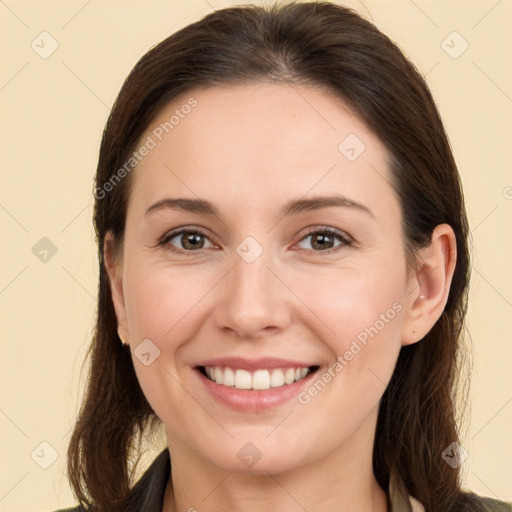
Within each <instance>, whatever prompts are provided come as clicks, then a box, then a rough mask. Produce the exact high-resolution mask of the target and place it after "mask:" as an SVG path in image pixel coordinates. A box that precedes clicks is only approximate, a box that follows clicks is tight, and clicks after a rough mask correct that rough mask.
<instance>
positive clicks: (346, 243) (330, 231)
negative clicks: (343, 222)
mask: <svg viewBox="0 0 512 512" xmlns="http://www.w3.org/2000/svg"><path fill="white" fill-rule="evenodd" d="M185 233H188V234H195V235H199V236H203V237H205V238H208V237H207V235H206V234H205V233H203V232H202V231H199V230H196V229H180V230H178V231H174V232H172V233H169V234H167V235H165V236H164V237H163V238H162V240H161V241H160V242H159V243H158V245H160V246H162V247H164V246H167V247H165V248H166V249H168V250H170V251H172V252H175V253H178V254H185V255H186V256H194V255H195V254H197V253H198V252H200V251H201V250H202V249H197V250H195V251H190V250H183V249H177V248H176V247H174V246H172V245H170V244H169V241H170V240H172V239H173V238H175V237H177V236H178V235H183V234H185ZM325 234H327V235H330V236H332V237H334V238H337V239H338V241H340V242H341V244H340V245H338V246H335V247H331V248H330V249H326V250H325V251H315V250H312V249H303V250H312V251H313V252H315V253H318V254H332V253H334V252H338V251H339V250H340V249H343V248H344V247H351V246H352V245H353V243H354V242H353V240H352V239H351V238H350V237H349V236H348V235H346V234H345V233H343V232H342V231H338V230H337V229H334V228H324V229H319V230H318V229H317V230H312V231H308V232H306V233H304V234H303V235H302V238H301V239H300V242H302V241H303V240H304V239H306V238H307V237H309V236H311V235H325Z"/></svg>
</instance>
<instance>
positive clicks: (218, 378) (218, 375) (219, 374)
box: [215, 366, 224, 384]
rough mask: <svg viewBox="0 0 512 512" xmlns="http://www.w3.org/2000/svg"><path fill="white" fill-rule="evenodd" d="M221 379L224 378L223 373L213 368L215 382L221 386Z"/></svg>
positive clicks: (220, 369) (219, 369)
mask: <svg viewBox="0 0 512 512" xmlns="http://www.w3.org/2000/svg"><path fill="white" fill-rule="evenodd" d="M222 377H224V372H223V371H222V368H219V367H218V366H217V368H215V382H218V383H219V384H222Z"/></svg>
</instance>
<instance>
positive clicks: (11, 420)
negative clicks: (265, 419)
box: [0, 0, 512, 512]
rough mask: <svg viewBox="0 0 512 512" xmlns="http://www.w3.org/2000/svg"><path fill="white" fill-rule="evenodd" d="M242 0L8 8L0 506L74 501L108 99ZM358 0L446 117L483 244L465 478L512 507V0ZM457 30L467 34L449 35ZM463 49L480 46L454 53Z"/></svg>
mask: <svg viewBox="0 0 512 512" xmlns="http://www.w3.org/2000/svg"><path fill="white" fill-rule="evenodd" d="M236 3H237V2H234V1H224V2H222V1H216V0H187V1H185V0H181V1H179V0H173V1H160V2H139V1H119V2H113V1H112V2H106V1H101V0H93V1H79V2H75V1H68V2H45V1H39V2H27V1H14V0H8V1H7V3H6V2H2V3H1V4H0V34H1V36H0V37H1V43H0V47H1V48H2V49H3V50H2V54H1V57H0V58H1V76H0V105H1V119H2V122H1V135H0V143H1V151H0V158H1V170H2V172H1V188H0V222H1V229H2V252H1V254H2V264H1V267H0V307H1V326H2V338H1V343H2V356H1V358H0V375H1V395H0V430H1V435H0V439H1V441H0V442H1V453H2V456H1V459H0V469H1V473H0V474H1V481H0V510H1V511H11V512H22V511H23V512H24V511H36V510H41V511H42V510H51V509H54V508H57V507H61V506H64V505H71V504H72V503H73V502H74V501H73V497H72V495H71V493H70V490H69V487H68V484H67V481H66V478H65V475H64V469H65V451H66V448H67V442H68V439H69V431H70V429H71V426H72V423H73V418H74V416H75V414H76V411H77V407H78V401H79V397H80V394H81V391H80V389H81V388H80V386H79V384H80V380H79V379H80V369H81V364H82V360H83V358H84V355H85V349H86V346H87V343H88V341H89V339H90V335H91V329H92V327H93V321H94V313H95V305H96V300H95V295H96V286H97V283H96V279H97V278H96V276H97V263H96V248H95V245H94V238H93V230H92V223H91V215H92V179H93V175H94V172H95V166H96V163H97V155H98V149H99V142H100V136H101V131H102V129H103V126H104V123H105V121H106V119H107V115H108V113H109V109H110V106H111V105H112V102H113V100H114V98H115V96H116V95H117V93H118V91H119V88H120V86H121V84H122V82H123V80H124V78H125V76H126V75H127V74H128V72H129V71H130V69H131V68H132V67H133V66H134V64H135V63H136V61H137V60H138V58H139V57H140V56H141V55H142V54H143V53H144V52H145V51H147V50H148V49H149V48H150V47H151V46H152V45H153V44H155V43H157V42H159V41H160V40H162V39H163V38H164V37H166V36H167V35H169V34H170V33H172V32H174V31H175V30H176V29H178V28H180V27H182V26H184V25H186V24H188V23H190V22H192V21H194V20H196V19H197V18H199V17H201V16H203V15H205V14H207V13H208V12H210V11H211V10H212V9H214V8H215V9H218V8H221V7H224V6H228V5H235V4H236ZM345 4H348V5H352V6H354V7H355V8H356V9H358V10H361V11H363V12H366V13H367V15H368V16H371V17H372V18H373V19H374V21H375V22H376V24H377V25H378V26H379V27H380V28H381V29H382V30H383V31H384V32H385V33H387V34H388V35H389V36H390V37H391V38H392V39H394V40H395V41H396V42H397V43H398V44H399V45H400V47H401V48H402V49H403V50H404V51H406V53H407V54H408V55H409V56H410V57H411V58H412V60H413V61H414V62H415V63H416V65H417V67H418V68H419V69H420V70H421V71H422V72H423V73H424V74H426V76H427V79H428V82H429V84H430V86H431V88H432V90H433V93H434V96H435V98H436V100H437V102H438V105H439V108H440V111H441V114H442V116H443V118H444V120H445V123H446V126H447V130H448V133H449V136H450V140H451V143H452V146H453V149H454V152H455V157H456V160H457V162H458V165H459V169H460V172H461V174H462V179H463V183H464V187H465V191H466V197H467V205H468V213H469V217H470V221H471V227H472V233H473V239H474V266H473V271H474V272H473V283H472V288H471V307H470V314H469V327H470V331H471V333H472V338H473V345H474V351H475V359H474V374H473V385H472V392H471V405H472V411H471V426H470V428H469V430H468V435H467V439H466V441H465V442H464V448H465V449H466V450H467V452H468V453H469V458H468V459H467V461H466V462H465V463H464V469H465V475H466V477H465V481H466V485H467V486H469V487H470V488H472V489H474V490H475V491H477V492H479V493H482V494H485V495H489V496H494V497H498V498H501V499H507V500H512V486H511V485H510V484H511V482H512V443H511V439H510V433H511V431H512V428H511V427H512V379H511V377H510V374H511V369H510V363H511V358H512V343H511V336H510V332H509V318H511V313H512V266H511V265H510V261H512V244H511V236H510V235H511V224H512V175H511V172H510V169H511V160H512V158H511V152H510V143H511V141H512V129H511V112H512V99H511V96H512V73H511V66H510V62H511V57H512V55H511V53H512V51H511V49H512V45H511V44H510V43H511V41H510V26H511V22H512V4H511V2H508V1H506V0H505V1H501V0H500V1H496V0H492V1H470V2H468V1H453V2H445V1H443V2H441V1H437V2H436V1H424V0H415V1H412V0H408V1H393V2H384V1H367V2H364V3H362V2H355V1H354V2H345ZM43 31H46V32H48V33H49V34H50V35H51V37H52V38H53V39H54V40H55V41H56V42H57V43H58V48H57V50H56V51H55V52H54V53H53V54H52V55H50V56H48V57H47V58H45V59H44V58H42V57H41V56H40V55H39V54H38V53H37V52H36V51H34V50H33V49H32V47H31V43H32V41H35V42H34V47H35V48H36V49H37V50H38V51H39V52H40V53H41V52H43V51H49V50H50V49H51V44H52V41H51V39H50V38H49V36H46V35H43V36H39V34H41V32H43ZM453 31H457V32H458V33H459V34H460V36H461V37H462V38H463V39H461V38H460V37H459V36H457V35H451V36H450V37H449V38H448V39H446V38H447V36H449V35H450V34H451V33H452V32H453ZM42 38H45V39H44V40H43V42H41V41H42ZM445 40H446V41H445ZM443 41H445V43H442V42H443ZM464 41H467V43H468V44H469V47H468V48H467V50H466V51H465V52H464V53H462V54H461V55H459V56H458V58H452V57H453V56H455V55H456V54H458V53H459V52H460V50H462V49H463V48H464V45H465V43H464ZM445 50H447V51H448V52H451V53H452V56H450V55H449V54H448V53H447V52H446V51H445ZM45 56H46V55H45ZM43 237H47V238H48V239H50V240H51V242H52V243H53V244H54V246H55V247H56V249H57V252H56V254H54V255H52V253H51V250H50V252H48V254H47V255H46V258H47V261H46V262H44V261H41V260H40V259H39V258H41V257H43V256H44V253H41V251H44V250H45V249H46V250H48V245H45V244H48V242H47V241H46V242H45V241H43V242H39V243H40V244H42V245H40V246H37V248H38V249H37V250H34V252H36V254H34V253H33V249H32V248H33V247H34V246H35V245H36V244H37V243H38V241H39V240H40V239H41V238H43ZM42 442H45V443H49V445H51V446H48V445H42V446H41V445H40V443H42ZM157 448H159V447H157ZM53 450H55V452H56V453H55V456H56V457H57V458H56V460H55V461H54V462H53V458H52V457H53V455H54V451H53ZM31 454H32V456H31ZM153 454H154V452H151V453H150V454H149V455H150V456H151V455H153ZM52 462H53V463H52ZM47 465H48V466H49V467H48V468H47V469H44V468H43V467H41V466H47Z"/></svg>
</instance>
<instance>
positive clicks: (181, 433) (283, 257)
mask: <svg viewBox="0 0 512 512" xmlns="http://www.w3.org/2000/svg"><path fill="white" fill-rule="evenodd" d="M190 97H194V98H195V99H196V100H197V101H198V104H197V106H196V107H195V108H194V109H193V110H192V111H191V112H190V114H188V115H187V116H185V117H184V119H181V120H180V122H179V125H177V126H175V127H174V129H173V131H172V132H171V133H170V134H169V135H167V136H165V137H164V138H163V140H162V141H161V142H159V143H158V145H157V146H156V147H155V148H154V149H152V150H151V151H150V152H149V154H148V155H147V156H146V157H145V158H144V159H143V161H142V162H141V163H140V164H139V165H138V166H137V168H136V169H135V170H134V171H133V175H132V179H133V182H132V188H131V193H130V197H129V203H128V212H127V222H126V232H125V238H124V241H123V245H122V248H121V253H120V254H119V255H118V257H117V258H116V257H114V251H113V244H112V241H113V239H112V236H111V235H110V234H109V236H107V238H106V241H105V253H106V262H107V269H108V272H109V276H110V280H111V286H112V290H113V299H114V304H115V308H116V314H117V318H118V322H119V333H120V336H121V337H122V339H124V340H125V341H126V342H127V343H129V344H130V347H131V350H132V354H133V351H134V350H135V349H136V347H137V346H138V345H139V343H140V342H141V341H142V340H144V339H147V338H149V339H150V340H151V341H152V342H153V343H154V344H155V345H156V346H158V348H159V349H160V355H159V357H158V358H157V359H156V360H155V361H154V362H153V363H152V364H151V365H149V366H145V365H144V364H142V363H141V362H140V361H139V359H138V358H137V357H133V362H134V366H135V370H136V373H137V376H138V379H139V381H140V384H141V387H142V390H143V391H144V394H145V395H146V397H147V399H148V400H149V402H150V404H151V406H152V407H153V409H154V411H155V412H156V414H157V415H158V416H159V418H160V419H161V420H162V422H163V424H164V425H165V429H166V433H167V438H168V443H169V449H170V454H171V460H172V467H173V473H172V475H171V478H170V480H169V485H168V487H167V492H166V496H165V505H164V512H185V511H188V510H191V509H192V510H194V509H197V510H198V511H200V512H210V511H211V512H213V511H215V512H223V511H233V510H240V511H242V510H243V511H244V512H253V511H261V510H280V511H284V512H298V511H303V510H304V509H306V510H308V511H310V512H323V511H333V510H351V511H353V512H358V511H361V512H363V511H365V512H366V511H369V510H372V511H374V512H383V511H386V510H387V505H386V499H385V494H384V492H383V490H382V489H381V488H380V487H379V485H378V484H377V481H376V479H375V477H374V475H373V471H372V463H371V457H372V447H373V439H374V435H375V428H376V419H377V412H378V405H379V400H380V399H381V396H382V394H383V392H384V390H385V387H386V385H387V383H388V381H389V379H390V378H391V375H392V372H393V369H394V366H395V363H396V360H397V357H398V353H399V351H400V348H401V347H402V346H403V345H406V344H410V343H416V342H418V341H419V340H421V338H422V337H423V336H424V335H425V334H426V333H427V332H428V331H429V330H430V329H431V328H432V326H433V325H434V323H435V322H436V320H437V319H438V318H439V316H440V315H441V313H442V311H443V308H444V306H445V304H446V300H447V297H448V292H449V286H450V282H451V278H452V275H453V270H454V266H455V258H456V254H455V238H454V234H453V231H452V229H451V228H450V227H449V226H447V225H445V224H443V225H440V226H438V227H437V228H436V229H435V231H434V233H433V236H432V244H431V246H430V247H428V248H426V249H423V250H422V251H421V252H420V255H419V259H418V262H419V265H418V268H416V269H414V270H410V269H408V267H407V265H406V259H405V252H404V240H403V236H402V230H401V209H400V203H399V200H398V198H397V196H396V193H395V191H394V189H393V188H392V187H391V185H390V174H389V169H388V165H387V151H386V149H385V147H384V146H383V144H382V143H381V142H380V140H379V139H378V138H377V137H376V136H375V135H374V134H373V133H372V132H371V131H370V130H369V129H368V127H366V126H365V125H364V124H363V123H362V122H361V121H360V120H359V119H358V117H357V116H356V115H354V114H353V113H351V111H350V110H349V109H348V108H347V107H346V106H345V105H344V104H343V103H342V102H341V101H340V100H338V99H335V98H333V96H332V95H328V94H327V93H326V92H324V91H323V90H321V89H320V88H318V87H314V86H305V85H302V86H297V85H294V86H290V85H287V84H277V83H253V84H248V85H236V86H235V85H230V86H226V87H213V88H206V89H196V90H193V91H189V92H188V93H187V94H186V95H183V96H182V97H181V98H177V99H175V101H173V102H172V104H170V105H167V106H166V107H165V108H164V109H163V110H162V111H161V112H160V114H159V115H158V116H157V118H156V119H155V120H154V122H153V123H152V125H151V126H150V127H149V128H148V130H147V132H146V134H145V135H144V136H143V137H142V138H141V141H142V140H144V139H145V138H146V137H147V136H148V135H151V133H152V130H153V129H154V128H155V127H157V126H158V125H159V124H160V123H161V122H165V121H166V120H168V119H169V117H170V116H171V115H172V114H173V112H174V110H175V109H176V108H179V107H180V105H183V104H184V103H185V102H186V101H187V99H188V98H190ZM349 134H356V135H357V137H358V138H359V139H360V140H361V141H363V142H364V144H365V146H366V149H365V150H364V152H363V153H362V154H361V155H360V156H359V157H358V158H357V159H356V160H354V161H349V160H348V159H347V158H346V157H345V156H344V155H343V154H342V153H341V152H340V151H339V150H338V145H339V144H340V142H341V141H342V140H344V139H345V137H346V136H347V135H349ZM333 194H338V195H343V196H346V197H347V198H350V199H351V200H352V201H356V202H358V203H361V204H362V205H364V206H366V207H367V208H368V209H369V210H370V211H371V214H369V213H367V212H365V211H363V210H361V209H357V208H353V207H347V206H345V207H328V208H323V209H319V210H316V211H306V212H302V213H300V214H297V215H293V216H289V217H282V216H279V212H280V210H281V208H282V206H283V205H284V204H285V203H286V202H287V201H289V200H292V199H299V198H311V197H316V196H320V195H333ZM167 197H187V198H192V199H197V198H198V197H199V198H201V199H205V200H208V201H211V202H212V203H214V205H215V206H216V207H217V208H218V210H219V214H218V215H214V216H207V215H203V214H197V213H190V212H182V211H177V210H172V209H165V208H163V209H159V210H158V211H155V212H153V213H151V214H145V212H146V210H147V209H148V208H149V207H150V206H151V205H152V204H154V203H156V202H158V201H160V200H162V199H164V198H167ZM181 227H186V228H191V229H197V230H200V231H202V232H203V233H204V234H205V237H204V238H200V239H199V242H200V246H199V247H202V248H200V249H199V250H198V249H193V248H192V249H190V247H191V246H190V245H186V242H187V239H185V240H184V239H183V237H182V236H177V237H174V238H173V239H172V240H169V241H168V242H167V243H166V244H164V245H158V242H159V241H160V240H161V239H162V238H163V237H164V235H166V234H168V233H170V232H171V231H173V230H176V229H177V228H181ZM325 227H331V228H335V229H338V230H340V231H342V232H344V233H346V235H348V236H349V237H350V238H351V239H352V240H353V243H352V245H344V244H343V243H342V242H340V241H339V240H338V239H336V238H334V239H332V240H331V241H330V242H329V243H330V245H327V247H326V248H327V249H329V248H336V249H337V252H333V253H331V254H328V255H326V254H324V252H323V251H324V250H325V249H324V250H323V249H322V248H321V247H320V248H318V244H317V240H318V238H317V236H316V237H315V235H314V234H313V235H312V236H311V235H309V236H308V232H310V233H311V232H315V231H321V230H322V229H324V228H325ZM306 228H307V229H306ZM248 236H251V237H253V238H254V239H255V240H256V241H257V242H258V244H259V245H260V246H261V247H262V249H263V252H262V254H261V255H260V256H259V257H258V258H257V259H256V260H255V261H254V262H252V263H250V264H249V263H247V262H246V261H245V260H244V259H243V258H242V257H240V255H239V254H238V253H237V251H236V249H237V247H238V246H239V244H240V243H241V242H242V241H243V240H244V239H245V238H246V237H248ZM183 244H185V245H183ZM201 244H202V245H201ZM169 247H174V248H175V249H177V250H180V249H181V251H183V253H182V254H178V253H175V252H172V250H171V249H170V248H169ZM187 250H188V252H189V253H192V252H193V254H191V255H186V254H184V252H186V251H187ZM393 304H395V305H396V304H398V305H399V308H398V309H400V311H398V312H396V315H394V318H393V319H392V320H389V321H388V322H387V323H386V324H385V326H384V327H383V328H381V329H380V330H379V331H378V334H377V335H375V336H374V337H373V338H369V341H368V343H367V345H366V346H364V348H362V350H361V351H360V352H359V353H357V355H355V356H354V357H353V359H352V360H351V361H350V362H349V363H348V364H347V365H346V366H345V367H344V368H343V370H342V371H340V372H338V373H336V377H335V378H333V379H332V380H331V381H330V382H329V383H328V385H326V386H325V388H324V389H322V391H321V392H319V393H318V394H317V395H316V396H314V397H313V398H311V400H310V401H309V403H307V404H301V403H300V402H299V401H298V400H297V399H295V398H293V399H291V400H289V401H287V402H286V403H285V404H283V405H280V406H279V407H276V408H272V409H270V410H266V411H252V412H251V411H249V412H247V411H246V412H241V411H235V410H232V409H231V408H229V407H227V406H226V405H223V404H221V403H219V402H218V401H216V400H215V399H213V398H212V397H211V395H209V394H208V393H207V392H206V391H205V390H204V389H203V387H202V385H201V384H202V383H201V382H200V380H199V379H198V377H197V374H196V371H195V370H193V366H194V364H197V362H198V361H200V360H204V359H207V358H214V357H225V356H240V357H246V358H256V357H262V356H273V357H282V358H293V359H296V360H300V361H305V362H310V364H318V365H319V366H320V369H319V370H318V376H320V375H322V374H324V373H325V372H326V371H327V370H328V368H329V367H332V365H333V362H334V361H336V358H337V356H338V355H342V354H344V353H345V352H346V351H347V350H348V349H349V348H350V346H351V343H352V341H353V340H354V339H356V337H357V335H358V334H360V333H361V332H362V331H364V329H365V328H367V327H369V326H373V325H375V324H376V321H377V320H378V319H379V318H380V315H381V314H383V313H386V311H388V310H389V309H390V308H392V305H393ZM249 442H250V443H252V444H254V445H255V446H256V447H257V448H258V450H259V452H261V459H260V460H259V461H258V462H257V463H256V464H255V465H254V466H252V467H251V468H249V467H246V466H245V465H244V464H243V463H242V462H241V461H240V460H239V458H238V457H237V452H238V451H239V450H240V449H241V448H242V447H243V446H244V445H245V444H246V443H249ZM192 507H194V508H192Z"/></svg>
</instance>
